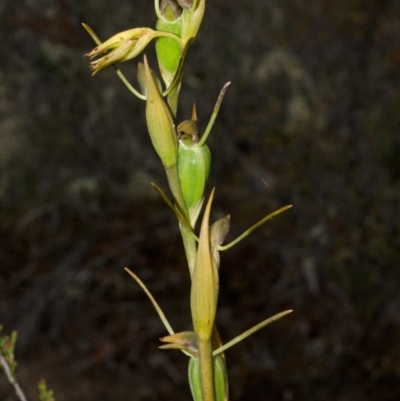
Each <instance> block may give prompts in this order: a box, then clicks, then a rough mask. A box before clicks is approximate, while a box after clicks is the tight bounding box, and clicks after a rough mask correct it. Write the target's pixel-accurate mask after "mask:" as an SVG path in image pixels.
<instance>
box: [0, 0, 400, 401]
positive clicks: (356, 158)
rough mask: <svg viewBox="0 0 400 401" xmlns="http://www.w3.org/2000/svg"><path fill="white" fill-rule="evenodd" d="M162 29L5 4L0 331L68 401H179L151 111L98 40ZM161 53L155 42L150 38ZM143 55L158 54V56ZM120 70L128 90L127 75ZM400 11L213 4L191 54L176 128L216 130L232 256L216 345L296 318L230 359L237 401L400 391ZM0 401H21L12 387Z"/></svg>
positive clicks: (177, 264)
mask: <svg viewBox="0 0 400 401" xmlns="http://www.w3.org/2000/svg"><path fill="white" fill-rule="evenodd" d="M81 22H86V23H87V24H89V25H90V26H91V27H92V28H93V29H94V30H95V31H96V32H97V33H98V35H99V36H100V37H101V38H102V39H103V40H104V39H106V38H108V37H109V36H111V35H113V34H115V33H117V32H119V31H123V30H126V29H129V28H131V27H136V26H150V27H152V26H154V23H155V16H154V12H153V2H152V1H149V0H142V1H139V0H136V1H123V0H119V1H102V2H99V1H96V0H84V1H82V0H58V1H56V0H36V1H31V0H20V1H18V2H16V1H11V0H8V1H7V0H3V1H2V2H1V5H0V41H1V57H0V127H1V129H0V168H1V174H0V195H1V196H0V202H1V203H0V204H1V209H0V213H1V216H0V237H1V247H0V260H1V265H0V266H1V267H0V296H1V297H0V323H1V324H3V325H4V330H5V331H6V332H10V331H11V330H12V329H17V330H18V332H19V346H18V350H17V356H18V360H19V365H20V368H19V369H20V381H21V383H22V385H23V386H24V387H25V388H26V389H27V392H28V395H29V396H30V397H31V399H35V397H36V394H35V392H36V390H35V386H36V383H37V381H38V380H39V379H40V378H42V377H45V378H46V379H47V381H48V384H49V386H50V387H51V388H53V389H54V390H55V392H56V395H57V400H58V401H64V400H65V401H66V400H81V401H86V400H87V401H89V400H97V401H99V400H104V401H108V400H119V399H121V400H122V399H124V400H131V401H135V400H188V399H190V395H189V388H188V384H187V381H186V369H187V359H186V357H185V356H184V355H182V354H181V353H179V352H172V351H160V350H158V349H157V347H158V345H159V341H158V338H159V337H161V336H163V335H165V334H166V331H165V329H164V328H163V326H162V324H161V323H160V321H159V319H158V317H157V315H156V313H155V311H154V310H153V307H152V306H151V304H150V302H149V301H148V300H147V298H146V296H145V295H144V294H143V292H142V291H141V290H140V288H138V286H137V285H136V284H135V283H134V282H133V281H132V280H131V279H130V278H129V277H128V276H127V275H126V274H125V273H124V271H123V269H122V268H123V267H124V266H129V267H130V268H131V269H132V270H134V271H135V272H136V273H137V274H138V275H139V276H140V277H141V278H142V279H143V280H144V281H145V283H146V284H147V285H148V287H149V289H150V290H151V291H152V293H153V294H154V296H155V297H156V298H157V300H158V301H159V302H160V304H161V306H162V307H163V308H164V311H165V313H166V315H167V316H168V318H169V319H170V321H171V322H172V325H173V327H174V329H175V330H176V331H182V330H188V329H190V324H191V320H190V315H189V285H190V282H189V278H188V273H187V268H186V266H185V260H184V257H183V253H182V245H181V241H180V238H179V235H178V229H177V224H176V222H175V220H174V217H173V216H172V214H171V212H170V211H169V210H168V209H167V208H166V206H165V205H164V204H163V202H162V201H161V200H160V199H159V198H158V197H157V196H156V194H155V192H154V191H153V189H152V188H151V187H150V185H149V182H150V181H154V182H157V183H158V184H159V185H161V186H163V187H164V188H166V183H165V178H164V174H163V171H162V169H161V168H160V165H159V161H158V159H157V157H156V155H155V153H154V151H153V149H152V148H151V145H150V140H149V138H148V135H147V133H146V128H145V124H144V104H143V102H142V101H140V100H138V99H136V98H134V97H133V96H132V95H131V94H130V93H129V92H128V90H127V89H126V88H125V87H124V86H123V84H122V83H121V82H120V81H119V79H118V78H117V76H116V75H115V73H114V71H113V70H112V68H109V69H107V70H105V71H102V72H100V73H99V74H98V75H96V76H95V77H91V74H90V71H89V69H88V59H86V58H83V57H82V55H83V54H84V53H86V52H88V51H89V50H90V49H91V48H92V47H93V42H92V41H91V39H90V38H89V37H88V35H87V34H85V32H84V31H83V29H82V28H81V25H80V23H81ZM150 47H151V46H150ZM146 52H147V54H151V52H152V50H149V51H147V50H146ZM122 68H123V71H124V72H126V74H127V75H128V76H129V77H130V78H131V79H132V80H134V77H135V74H136V71H135V70H136V62H135V61H133V62H130V63H126V65H123V66H122ZM399 70H400V2H399V1H398V0H379V1H378V0H369V1H365V0H364V1H361V0H338V1H334V2H333V1H330V0H315V1H312V2H302V1H298V0H287V1H278V0H267V1H256V0H253V1H249V0H237V1H235V2H232V1H223V0H214V1H209V2H208V4H207V11H206V15H205V20H204V22H203V25H202V28H201V30H200V33H199V36H198V38H197V39H196V41H195V43H194V45H193V47H192V49H191V51H190V54H189V59H188V63H187V65H186V70H185V73H186V75H185V80H184V85H183V89H182V94H181V114H180V116H179V119H180V120H183V119H186V118H188V117H189V110H190V108H191V104H192V102H194V101H195V102H196V103H197V105H198V112H199V118H200V125H201V126H202V127H203V129H204V126H205V125H206V123H207V121H208V118H209V115H210V113H211V110H212V108H213V105H214V102H215V100H216V97H217V95H218V92H219V90H220V88H221V87H222V85H223V84H224V83H225V82H226V81H228V80H229V81H232V84H231V86H230V87H229V89H228V92H227V94H226V97H225V100H224V103H223V106H222V108H221V111H220V114H219V116H218V119H217V122H216V124H215V128H214V131H213V134H212V136H211V138H210V140H209V144H210V147H211V150H212V152H213V155H214V164H213V169H212V174H211V178H210V185H209V188H211V186H214V185H215V186H216V187H217V195H216V200H215V206H214V218H217V217H221V216H223V215H225V214H228V213H231V214H232V228H231V233H230V234H229V238H228V240H229V239H233V238H234V237H235V236H236V235H238V234H240V233H241V232H242V231H243V230H245V229H246V228H247V227H249V226H250V225H251V224H253V223H254V222H256V221H257V220H258V219H260V218H261V217H262V216H264V215H265V214H267V213H270V212H272V211H273V210H275V209H277V208H278V207H280V206H283V205H285V204H288V203H292V204H293V205H294V208H293V209H292V210H290V211H288V212H285V213H284V214H283V215H280V216H279V217H277V218H275V219H274V220H272V221H270V222H268V223H267V224H266V225H265V226H263V227H262V228H260V229H259V230H258V231H256V232H255V233H254V234H253V235H252V236H251V237H248V238H247V239H246V240H244V241H243V242H242V243H240V245H238V246H237V247H235V248H234V249H232V250H230V251H228V252H227V253H225V254H224V255H223V257H222V265H221V289H220V302H219V314H218V318H217V322H218V327H219V328H220V332H221V335H222V338H223V340H224V341H227V340H229V339H231V338H233V337H234V336H236V335H237V334H239V333H241V332H242V331H243V330H245V329H247V328H249V327H251V326H252V325H254V324H256V323H258V322H259V321H260V320H262V319H265V318H266V317H268V316H271V315H273V314H275V313H278V312H280V311H282V310H285V309H289V308H293V309H294V313H293V314H291V315H289V316H287V317H285V318H284V319H282V320H280V321H278V322H276V323H274V324H273V325H271V326H269V327H267V328H265V329H263V330H262V331H260V332H258V333H257V334H255V335H253V336H252V337H250V338H248V339H247V340H246V341H244V342H243V343H240V344H239V345H237V346H236V347H235V348H233V349H231V350H229V351H227V353H226V356H227V360H228V366H229V374H230V381H231V399H232V400H233V401H236V400H271V401H272V400H273V401H277V400H282V401H291V400H294V401H305V400H307V401H317V400H321V401H360V400H368V401H395V400H399V399H400V357H399V355H400V340H399V339H400V291H399V288H400V269H399V261H400V235H399V234H400V230H399V228H400V219H399V217H398V216H399V215H398V213H399V200H400V135H399V128H400V113H399V110H400V78H399V76H400V74H399ZM0 398H1V399H2V400H6V401H9V400H10V401H11V400H15V396H14V394H13V391H12V389H11V387H10V386H9V384H8V383H6V381H5V379H4V375H0Z"/></svg>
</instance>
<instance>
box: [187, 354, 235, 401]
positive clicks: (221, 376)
mask: <svg viewBox="0 0 400 401" xmlns="http://www.w3.org/2000/svg"><path fill="white" fill-rule="evenodd" d="M226 383H227V374H226V370H225V364H224V360H223V358H222V356H221V355H217V356H215V357H214V391H215V400H216V401H224V400H225V399H226V398H225V391H226ZM189 384H190V390H191V391H192V397H193V400H194V401H202V400H203V398H202V395H201V379H200V361H199V360H198V359H197V358H190V361H189Z"/></svg>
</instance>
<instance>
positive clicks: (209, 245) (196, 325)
mask: <svg viewBox="0 0 400 401" xmlns="http://www.w3.org/2000/svg"><path fill="white" fill-rule="evenodd" d="M154 5H155V14H156V17H157V23H156V25H155V29H153V28H147V27H139V28H133V29H130V30H127V31H124V32H120V33H117V34H116V35H114V36H112V37H111V38H109V39H107V40H106V41H104V42H102V41H101V40H100V39H99V38H98V36H97V35H96V34H95V32H94V31H93V30H92V29H91V28H90V27H89V26H88V25H86V24H83V26H84V28H85V29H86V31H87V32H88V33H89V34H90V36H91V37H92V38H93V40H94V41H95V43H96V45H97V46H96V47H95V48H94V49H93V50H92V51H90V52H89V53H87V54H86V56H88V57H90V59H91V62H90V68H91V70H92V71H93V75H94V74H97V73H98V72H99V71H100V70H102V69H103V68H106V67H108V66H113V67H114V69H115V71H116V73H117V75H118V76H119V78H120V79H121V80H122V81H123V82H124V84H125V85H126V86H127V88H128V89H129V90H130V91H131V92H132V93H133V94H134V95H135V96H136V97H138V98H139V99H141V100H143V101H144V102H145V103H146V105H145V107H146V123H147V128H148V132H149V135H150V139H151V141H152V144H153V146H154V149H155V151H156V153H157V154H158V156H159V158H160V160H161V163H162V166H163V167H164V169H165V173H166V176H167V179H168V184H169V190H170V192H171V195H172V196H168V195H167V194H166V193H165V192H164V191H163V190H162V189H161V188H160V187H159V186H158V185H156V184H154V183H151V185H152V186H153V187H154V188H155V190H156V191H157V192H158V194H159V195H160V197H161V198H162V199H163V200H164V202H165V203H166V205H167V206H168V207H169V208H170V209H171V210H172V212H173V213H174V214H175V216H176V218H177V220H178V224H179V228H180V232H181V235H182V239H183V245H184V249H185V253H186V259H187V266H188V270H189V274H190V276H191V299H190V308H191V314H192V321H193V331H189V332H187V331H186V332H178V333H175V332H174V330H173V329H172V327H171V325H170V324H169V322H168V320H167V318H166V316H165V315H164V313H163V312H162V310H161V308H160V307H159V305H158V304H157V302H156V300H155V299H154V298H153V296H152V295H151V293H150V292H149V291H148V289H147V288H146V286H145V285H144V283H143V282H142V281H141V280H140V279H139V277H137V276H136V275H135V274H134V273H133V272H132V271H131V270H129V269H127V268H126V269H125V270H126V271H127V272H128V273H129V274H130V276H131V277H132V278H133V279H134V280H135V281H136V282H137V283H138V284H139V285H140V286H141V288H142V289H143V290H144V291H145V293H146V294H147V296H148V297H149V299H150V301H151V302H152V304H153V305H154V308H155V309H156V311H157V313H158V314H159V316H160V318H161V320H162V322H163V324H164V326H165V328H166V330H167V332H168V335H167V336H165V337H163V338H161V341H162V342H163V343H164V344H163V345H161V346H160V348H162V349H178V350H180V351H182V352H183V353H184V354H185V355H186V356H187V357H188V358H189V363H188V365H189V368H188V371H189V383H190V388H191V392H192V396H193V399H194V400H195V401H200V400H201V401H222V400H228V399H229V391H228V377H227V367H226V360H225V356H224V351H225V350H227V349H228V348H230V347H232V346H233V345H234V344H236V343H237V342H239V341H241V340H243V339H244V338H246V337H247V336H249V335H251V334H252V333H254V332H256V331H257V330H259V329H261V328H262V327H264V326H266V325H268V324H270V323H272V322H273V321H275V320H277V319H280V318H281V317H283V316H285V315H286V314H288V313H290V312H292V311H291V310H286V311H284V312H281V313H278V314H277V315H275V316H273V317H270V318H268V319H266V320H264V321H262V322H261V323H259V324H257V325H256V326H254V327H253V328H251V329H249V330H247V331H246V332H244V333H242V334H241V335H240V336H238V337H236V338H235V339H233V340H231V341H229V342H228V343H226V344H224V345H223V344H222V341H221V338H220V336H219V333H218V329H217V327H216V325H215V315H216V310H217V304H218V290H219V269H220V256H219V254H220V252H223V251H225V250H227V249H229V248H231V247H233V246H234V245H236V244H237V243H238V242H239V241H241V240H242V239H244V238H245V237H247V236H248V235H249V234H250V233H251V232H252V231H254V230H255V229H256V228H258V227H259V226H261V225H262V224H264V223H265V222H266V221H268V220H270V219H271V218H273V217H275V216H276V215H278V214H280V213H282V212H284V211H285V210H287V209H289V208H290V207H291V205H287V206H284V207H282V208H280V209H279V210H276V211H274V212H273V213H270V214H268V215H267V216H265V217H264V218H263V219H261V220H260V221H259V222H257V223H256V224H254V225H253V226H251V227H250V228H249V229H248V230H246V231H245V232H244V233H243V234H242V235H240V236H239V237H238V238H236V239H235V240H234V241H232V242H230V243H229V244H227V245H223V243H224V240H225V237H226V235H227V234H228V231H229V225H230V216H229V215H228V216H226V217H223V218H221V219H219V220H217V221H215V222H213V223H212V224H211V223H210V216H211V209H212V203H213V198H214V192H215V189H213V190H212V191H211V194H210V195H209V197H208V200H207V201H205V195H204V193H205V189H206V183H207V180H208V176H209V173H210V169H211V162H212V161H211V152H210V149H209V147H208V145H207V143H206V141H207V139H208V137H209V134H210V133H211V130H212V128H213V125H214V122H215V120H216V117H217V114H218V111H219V109H220V107H221V103H222V100H223V97H224V95H225V92H226V90H227V88H228V86H229V84H230V83H229V82H228V83H226V84H225V85H224V86H223V88H222V90H221V92H220V94H219V97H218V99H217V101H216V104H215V107H214V110H213V113H212V115H211V117H210V121H209V122H208V125H207V127H206V130H205V132H204V133H203V134H202V135H201V134H200V133H199V130H198V124H197V123H198V121H197V111H196V105H195V104H194V105H193V109H192V115H191V117H190V119H188V120H185V121H183V122H180V123H177V122H176V120H175V119H176V115H177V110H178V105H179V92H180V89H181V84H182V77H183V70H184V65H185V60H186V57H187V54H188V49H189V47H190V45H191V44H192V42H193V40H194V39H195V37H196V35H197V32H198V30H199V27H200V24H201V21H202V19H203V15H204V10H205V5H206V1H205V0H155V2H154ZM152 41H155V49H156V56H157V61H158V69H159V74H158V73H156V72H155V71H154V70H153V69H152V68H151V67H150V65H149V62H148V61H147V59H146V56H144V57H143V62H139V64H138V69H137V71H138V73H137V79H138V86H137V87H135V86H134V85H132V84H131V83H130V82H129V81H128V80H127V79H126V77H125V76H124V75H123V73H122V72H121V71H120V70H119V68H118V67H117V64H118V63H122V62H125V61H128V60H131V59H134V58H136V57H138V56H139V55H140V54H141V53H142V52H143V51H144V50H145V49H146V47H147V46H148V45H149V44H150V43H151V42H152ZM160 77H161V79H160ZM203 210H204V211H203ZM202 211H203V217H202V222H201V227H200V231H199V233H198V232H197V231H196V222H197V220H198V218H199V216H200V215H201V213H202Z"/></svg>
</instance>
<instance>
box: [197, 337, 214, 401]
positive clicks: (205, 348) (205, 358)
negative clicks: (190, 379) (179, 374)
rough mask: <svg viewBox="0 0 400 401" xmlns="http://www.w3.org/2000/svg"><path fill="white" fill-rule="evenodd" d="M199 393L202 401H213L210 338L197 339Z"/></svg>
mask: <svg viewBox="0 0 400 401" xmlns="http://www.w3.org/2000/svg"><path fill="white" fill-rule="evenodd" d="M198 346H199V360H200V378H201V393H202V396H203V401H215V395H214V372H213V356H212V346H211V339H209V340H208V341H199V343H198Z"/></svg>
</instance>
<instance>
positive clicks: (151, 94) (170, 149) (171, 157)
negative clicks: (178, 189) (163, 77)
mask: <svg viewBox="0 0 400 401" xmlns="http://www.w3.org/2000/svg"><path fill="white" fill-rule="evenodd" d="M139 73H140V67H139ZM144 76H145V86H146V88H145V92H146V96H147V101H146V121H147V128H148V130H149V134H150V138H151V141H152V143H153V146H154V149H155V150H156V152H157V154H158V156H159V157H160V159H161V162H162V164H163V165H164V167H165V168H170V167H173V166H174V165H176V163H177V160H178V143H177V139H176V134H175V128H174V122H173V120H172V116H171V113H170V111H169V109H168V106H167V105H166V104H165V102H164V100H163V98H162V97H161V94H160V91H159V89H158V87H157V85H156V83H155V82H154V79H153V74H152V72H151V71H150V68H149V65H148V63H147V59H146V57H145V58H144Z"/></svg>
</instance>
